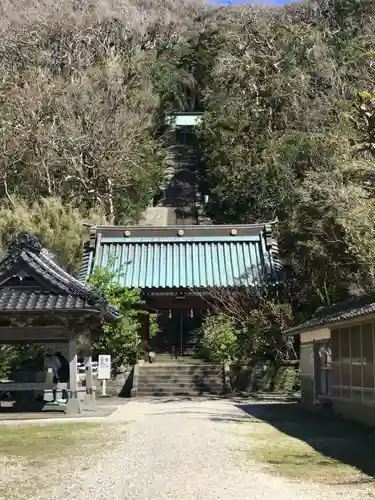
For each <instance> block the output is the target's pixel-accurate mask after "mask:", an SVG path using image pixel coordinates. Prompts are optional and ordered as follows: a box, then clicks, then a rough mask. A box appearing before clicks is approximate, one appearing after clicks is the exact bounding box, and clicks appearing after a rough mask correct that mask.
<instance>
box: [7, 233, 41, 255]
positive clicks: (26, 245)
mask: <svg viewBox="0 0 375 500" xmlns="http://www.w3.org/2000/svg"><path fill="white" fill-rule="evenodd" d="M20 250H29V251H31V252H33V253H36V254H39V253H40V252H41V251H42V250H43V246H42V243H41V241H40V239H39V238H37V237H36V236H33V235H32V234H29V233H26V232H20V233H17V234H16V235H15V236H14V238H13V239H12V241H11V243H10V245H9V249H8V254H13V253H15V252H18V251H20Z"/></svg>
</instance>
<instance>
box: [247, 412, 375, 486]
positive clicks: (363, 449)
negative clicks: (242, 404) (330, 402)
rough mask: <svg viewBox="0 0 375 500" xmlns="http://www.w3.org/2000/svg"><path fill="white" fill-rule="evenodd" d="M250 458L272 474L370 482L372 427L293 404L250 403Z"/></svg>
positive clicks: (374, 461)
mask: <svg viewBox="0 0 375 500" xmlns="http://www.w3.org/2000/svg"><path fill="white" fill-rule="evenodd" d="M251 412H252V414H253V416H254V418H251V419H249V420H248V424H247V425H248V430H249V434H248V436H249V438H250V439H251V441H252V447H251V455H250V457H251V459H252V460H253V461H255V462H256V463H258V464H261V465H263V466H264V468H265V469H266V470H268V471H270V472H271V473H274V474H277V475H281V476H285V477H288V478H293V479H299V480H302V481H313V482H314V483H323V484H336V485H340V484H356V485H359V484H362V483H366V484H367V485H371V486H373V485H374V482H375V429H370V428H366V427H364V426H361V425H359V424H356V423H354V422H349V421H345V420H342V419H340V418H338V417H332V418H331V417H329V418H326V417H323V416H319V415H315V414H310V413H307V412H304V411H301V409H299V407H298V405H296V404H290V405H289V404H284V405H281V404H263V405H262V404H261V405H257V404H256V405H254V406H251V407H250V408H249V413H251Z"/></svg>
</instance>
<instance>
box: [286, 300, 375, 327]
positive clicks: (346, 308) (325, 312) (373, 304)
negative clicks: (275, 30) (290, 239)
mask: <svg viewBox="0 0 375 500" xmlns="http://www.w3.org/2000/svg"><path fill="white" fill-rule="evenodd" d="M373 313H375V293H374V292H371V293H368V294H366V295H362V296H360V297H353V298H351V299H348V300H345V301H342V302H338V303H337V304H334V305H333V306H330V307H321V308H319V309H317V311H316V312H315V314H314V315H313V316H312V317H311V319H309V320H308V321H305V322H304V323H301V324H300V325H297V326H295V327H293V328H290V329H289V330H287V331H286V333H289V334H295V335H296V334H298V333H300V332H302V331H303V330H308V329H310V328H315V327H319V326H328V325H333V324H334V323H338V322H341V321H346V320H351V319H354V318H357V317H358V318H359V317H361V316H368V315H370V314H373Z"/></svg>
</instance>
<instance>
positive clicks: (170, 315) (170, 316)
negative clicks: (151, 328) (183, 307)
mask: <svg viewBox="0 0 375 500" xmlns="http://www.w3.org/2000/svg"><path fill="white" fill-rule="evenodd" d="M168 318H169V319H171V318H172V309H169V314H168Z"/></svg>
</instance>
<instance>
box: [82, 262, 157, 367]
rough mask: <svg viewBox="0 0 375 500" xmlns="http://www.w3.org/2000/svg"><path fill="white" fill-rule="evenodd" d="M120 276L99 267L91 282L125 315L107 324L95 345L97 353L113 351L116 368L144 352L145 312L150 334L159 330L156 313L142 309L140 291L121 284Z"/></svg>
mask: <svg viewBox="0 0 375 500" xmlns="http://www.w3.org/2000/svg"><path fill="white" fill-rule="evenodd" d="M125 272H126V269H125ZM117 279H118V275H117V274H116V275H115V274H114V273H111V272H110V271H109V270H108V269H105V268H96V269H94V272H93V273H92V275H91V276H90V278H89V281H88V283H89V285H90V286H91V287H92V288H93V289H95V290H97V291H98V292H100V293H101V294H102V295H103V296H104V297H106V299H107V300H108V302H109V303H110V304H111V305H113V306H114V307H116V308H117V310H118V311H119V313H120V314H121V317H120V319H119V320H118V321H117V322H116V323H115V324H113V325H105V326H104V327H103V334H102V335H101V336H99V338H97V339H96V340H95V341H94V343H93V346H92V349H93V351H94V352H95V353H97V354H111V356H112V358H113V363H114V367H120V366H122V365H126V364H130V365H132V364H134V363H135V362H136V361H137V360H138V359H139V357H140V355H141V354H142V352H143V342H142V328H143V324H144V323H143V318H144V316H145V315H147V314H148V315H149V316H150V336H153V335H155V334H156V333H157V331H158V330H157V323H156V317H155V315H154V314H149V313H148V312H147V311H145V310H144V309H142V304H143V301H142V300H141V295H140V291H139V290H136V289H134V290H129V289H127V288H125V287H123V286H121V285H119V284H118V283H117V282H116V281H117Z"/></svg>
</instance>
